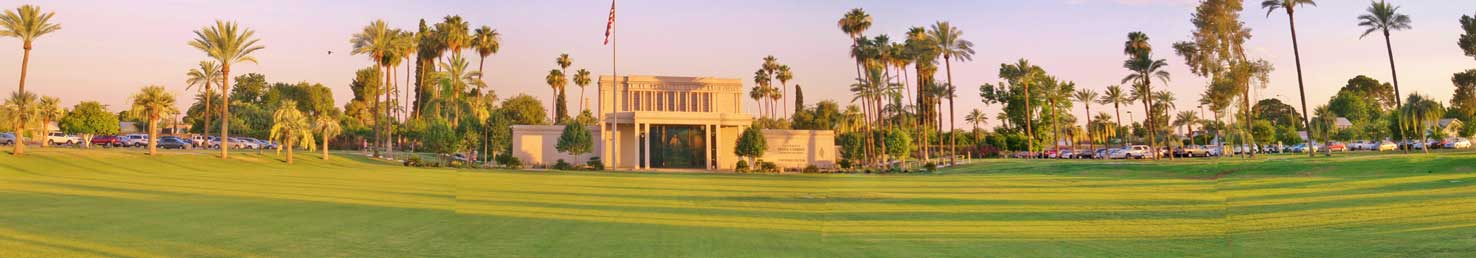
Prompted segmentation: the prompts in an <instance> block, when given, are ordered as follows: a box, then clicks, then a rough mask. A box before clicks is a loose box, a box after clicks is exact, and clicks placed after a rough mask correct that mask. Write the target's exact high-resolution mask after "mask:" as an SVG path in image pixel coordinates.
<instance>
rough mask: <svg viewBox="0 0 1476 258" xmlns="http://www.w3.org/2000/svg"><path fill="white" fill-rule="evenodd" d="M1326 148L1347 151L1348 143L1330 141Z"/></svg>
mask: <svg viewBox="0 0 1476 258" xmlns="http://www.w3.org/2000/svg"><path fill="white" fill-rule="evenodd" d="M1326 148H1327V150H1328V151H1336V152H1347V151H1348V145H1345V144H1343V143H1341V142H1333V143H1330V144H1328V145H1327V147H1326Z"/></svg>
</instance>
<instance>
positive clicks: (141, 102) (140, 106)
mask: <svg viewBox="0 0 1476 258" xmlns="http://www.w3.org/2000/svg"><path fill="white" fill-rule="evenodd" d="M132 99H133V109H132V110H131V111H130V112H129V113H131V114H133V115H134V116H135V117H138V118H142V119H144V121H145V122H148V124H149V130H148V132H149V155H156V154H158V151H157V148H156V147H157V145H158V143H159V120H161V119H164V117H167V116H169V115H171V114H174V113H178V112H179V110H177V109H175V108H174V94H170V93H169V92H168V91H165V90H164V87H163V86H148V87H144V88H143V89H142V90H140V91H139V92H138V93H137V94H134V95H133V98H132Z"/></svg>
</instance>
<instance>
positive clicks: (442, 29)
mask: <svg viewBox="0 0 1476 258" xmlns="http://www.w3.org/2000/svg"><path fill="white" fill-rule="evenodd" d="M436 32H437V34H438V36H440V37H441V38H440V40H441V42H442V43H445V44H446V48H445V49H444V50H446V51H450V52H451V57H461V50H462V49H464V48H467V47H471V43H472V42H471V41H472V35H471V25H470V24H468V23H467V22H466V20H464V19H461V16H460V15H451V16H446V17H445V18H444V19H442V21H441V23H437V24H436Z"/></svg>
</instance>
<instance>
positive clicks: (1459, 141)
mask: <svg viewBox="0 0 1476 258" xmlns="http://www.w3.org/2000/svg"><path fill="white" fill-rule="evenodd" d="M1445 148H1446V149H1469V148H1471V140H1467V139H1466V138H1451V139H1448V140H1446V143H1445Z"/></svg>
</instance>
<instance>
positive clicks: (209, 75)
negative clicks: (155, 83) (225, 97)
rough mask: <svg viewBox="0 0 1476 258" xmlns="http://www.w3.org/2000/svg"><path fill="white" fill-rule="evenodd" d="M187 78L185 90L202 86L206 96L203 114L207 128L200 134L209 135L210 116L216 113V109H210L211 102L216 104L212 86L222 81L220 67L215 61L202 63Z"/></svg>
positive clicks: (186, 75) (191, 70) (201, 89)
mask: <svg viewBox="0 0 1476 258" xmlns="http://www.w3.org/2000/svg"><path fill="white" fill-rule="evenodd" d="M185 77H187V78H186V79H185V85H186V86H185V90H189V89H190V88H193V87H195V85H200V86H201V87H200V91H201V92H203V93H204V95H205V98H204V100H205V112H203V113H205V128H203V129H201V130H200V132H201V133H209V132H210V114H211V113H215V109H211V108H210V104H211V103H210V102H215V101H214V100H215V94H214V93H211V92H210V84H211V83H213V82H215V81H216V80H220V65H217V64H215V62H214V61H200V67H198V68H191V69H190V71H189V72H187V73H185Z"/></svg>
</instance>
